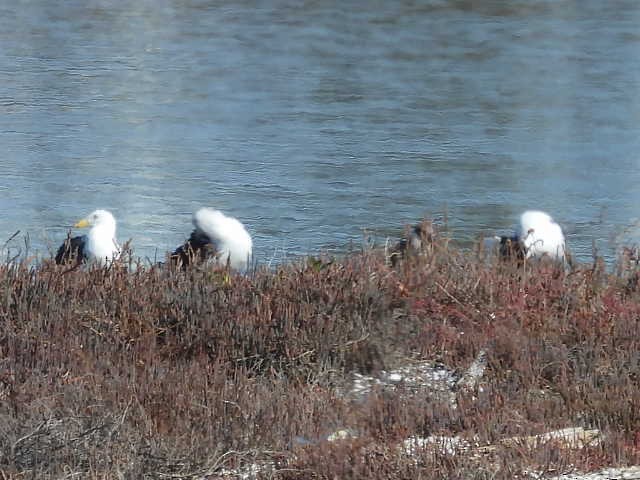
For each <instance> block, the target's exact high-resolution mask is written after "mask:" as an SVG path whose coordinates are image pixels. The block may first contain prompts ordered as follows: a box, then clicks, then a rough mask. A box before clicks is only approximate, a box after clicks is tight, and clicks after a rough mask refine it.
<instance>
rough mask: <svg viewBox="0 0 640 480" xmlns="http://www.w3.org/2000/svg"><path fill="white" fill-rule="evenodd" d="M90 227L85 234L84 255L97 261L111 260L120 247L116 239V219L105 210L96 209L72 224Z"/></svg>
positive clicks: (78, 226)
mask: <svg viewBox="0 0 640 480" xmlns="http://www.w3.org/2000/svg"><path fill="white" fill-rule="evenodd" d="M74 227H76V228H85V227H91V228H90V229H89V233H88V234H87V243H86V247H85V255H86V256H87V258H88V259H90V260H95V261H97V262H98V263H104V262H105V261H109V260H113V257H114V256H116V255H117V254H118V253H119V251H120V249H119V247H118V243H117V241H116V219H115V218H114V217H113V215H112V214H111V212H108V211H107V210H96V211H94V212H91V213H90V214H89V215H87V216H86V217H85V218H83V219H82V220H80V221H79V222H78V223H76V224H75V225H74Z"/></svg>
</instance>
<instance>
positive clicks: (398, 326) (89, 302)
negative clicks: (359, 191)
mask: <svg viewBox="0 0 640 480" xmlns="http://www.w3.org/2000/svg"><path fill="white" fill-rule="evenodd" d="M639 300H640V293H639V292H638V277H637V273H636V272H635V270H633V269H630V268H625V269H619V271H618V273H617V274H615V275H612V274H609V273H607V271H606V270H605V268H604V266H603V263H602V262H600V261H594V262H593V263H592V264H583V265H576V266H574V267H573V269H572V270H571V271H565V270H564V269H563V268H559V267H558V266H556V265H550V264H529V263H527V264H524V265H518V264H515V263H504V262H499V261H497V260H487V259H486V258H484V257H482V256H481V255H480V254H477V253H470V252H462V251H459V250H457V249H455V248H454V247H451V246H450V245H448V244H447V242H445V241H436V242H435V243H434V244H433V245H430V246H429V252H428V254H426V255H417V256H414V257H411V258H408V259H406V260H404V261H402V262H399V263H398V264H397V265H396V266H395V267H391V266H390V264H389V262H388V258H386V256H385V254H384V252H381V251H376V250H373V251H367V252H364V253H354V254H352V255H349V256H347V257H345V258H341V259H328V258H317V259H309V260H307V261H305V262H299V263H296V264H288V265H282V266H280V267H278V268H277V269H275V270H264V271H263V270H259V271H256V272H253V273H252V274H250V275H247V276H241V275H235V274H233V273H232V274H229V273H227V272H224V271H210V270H200V269H193V270H190V271H187V272H181V271H175V270H171V269H169V268H165V267H142V266H140V267H138V268H137V269H136V270H135V271H133V272H132V273H130V270H128V269H126V268H119V267H116V266H113V267H111V268H107V269H88V270H80V269H78V270H74V271H68V270H67V269H65V268H63V267H58V266H55V265H52V264H50V263H44V264H43V265H40V266H39V267H38V268H33V267H28V266H26V265H19V264H17V265H16V264H12V265H5V266H2V267H0V323H1V325H2V328H1V329H0V332H1V333H0V335H1V337H0V352H1V355H0V359H1V360H0V428H1V429H2V434H1V435H0V452H1V457H0V470H2V471H3V473H4V476H5V478H35V477H37V478H63V477H70V478H71V477H73V476H74V475H76V476H78V477H82V478H194V479H195V478H198V479H200V478H210V479H213V478H221V477H225V478H233V477H242V478H253V477H255V476H260V475H262V476H264V477H265V478H282V479H302V478H327V479H333V478H369V479H376V478H379V479H393V478H498V479H499V478H505V479H506V478H509V479H512V478H525V476H527V475H531V474H532V472H537V473H536V474H540V475H542V476H549V477H552V476H554V475H555V476H557V475H560V474H563V473H567V472H570V471H596V470H600V469H602V468H604V467H609V466H624V465H637V464H640V451H639V450H638V448H639V435H640V433H639V432H640V429H639V425H640V413H639V412H640V395H639V393H640V385H639V381H638V379H639V378H640V360H639V357H638V351H640V302H639ZM474 365H476V367H477V368H476V369H475V370H474V368H473V367H474ZM478 365H480V366H478ZM469 372H472V374H470V373H469ZM473 372H476V373H475V374H473ZM469 375H471V376H472V381H467V380H465V379H468V378H469ZM416 379H417V380H416ZM568 428H579V429H581V430H580V431H584V432H591V433H589V435H590V436H589V437H588V441H582V442H580V443H579V444H577V443H575V442H573V443H571V442H566V443H565V442H564V441H560V440H558V437H557V436H554V435H547V436H546V437H545V436H544V435H545V434H547V433H548V432H551V431H565V430H563V429H568ZM593 432H597V433H593ZM531 438H533V439H536V438H537V439H538V440H535V441H529V440H526V441H524V440H522V439H531ZM425 439H431V440H425ZM433 439H441V440H442V445H444V446H449V445H451V444H452V443H455V445H458V446H464V448H463V447H459V448H458V447H456V446H455V445H454V446H453V447H452V448H450V449H449V448H435V449H434V448H433V444H434V443H436V444H438V442H437V441H435V440H433ZM451 439H457V440H451ZM513 439H516V440H513ZM518 439H519V440H518ZM594 439H597V440H594ZM407 442H409V443H407ZM489 447H491V448H489ZM471 450H473V451H474V452H475V453H474V454H465V452H468V451H471ZM478 452H481V454H477V453H478ZM265 466H267V467H265Z"/></svg>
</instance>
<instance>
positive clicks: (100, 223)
mask: <svg viewBox="0 0 640 480" xmlns="http://www.w3.org/2000/svg"><path fill="white" fill-rule="evenodd" d="M74 227H76V228H84V227H104V228H110V229H111V228H112V229H113V232H114V233H115V231H116V219H115V218H114V217H113V215H112V214H111V212H109V211H107V210H96V211H94V212H91V213H90V214H89V215H87V216H86V217H85V218H83V219H82V220H80V221H79V222H78V223H76V224H75V225H74Z"/></svg>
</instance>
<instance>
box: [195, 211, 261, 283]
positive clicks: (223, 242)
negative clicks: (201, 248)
mask: <svg viewBox="0 0 640 480" xmlns="http://www.w3.org/2000/svg"><path fill="white" fill-rule="evenodd" d="M193 226H194V227H195V228H196V230H197V231H198V232H200V233H202V234H204V235H206V236H207V237H208V238H209V240H210V241H211V243H213V244H214V245H215V247H216V250H217V261H218V263H219V264H222V265H226V263H227V261H229V265H230V266H231V268H234V269H236V270H244V269H246V268H247V265H248V262H249V261H250V260H251V254H252V250H253V242H252V241H251V235H249V232H247V230H246V229H245V228H244V225H242V223H240V222H239V221H238V220H236V219H235V218H233V217H228V216H226V215H225V214H224V213H222V212H221V211H219V210H214V209H212V208H201V209H200V210H198V211H197V212H196V213H194V214H193Z"/></svg>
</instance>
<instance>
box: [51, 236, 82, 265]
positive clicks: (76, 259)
mask: <svg viewBox="0 0 640 480" xmlns="http://www.w3.org/2000/svg"><path fill="white" fill-rule="evenodd" d="M86 241H87V239H86V237H85V236H84V235H80V236H77V237H70V236H69V237H67V239H66V240H65V241H64V243H63V244H62V245H60V248H58V253H56V263H57V264H58V265H61V264H66V263H71V262H72V263H76V264H78V263H81V262H82V261H83V260H84V246H85V243H86Z"/></svg>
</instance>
